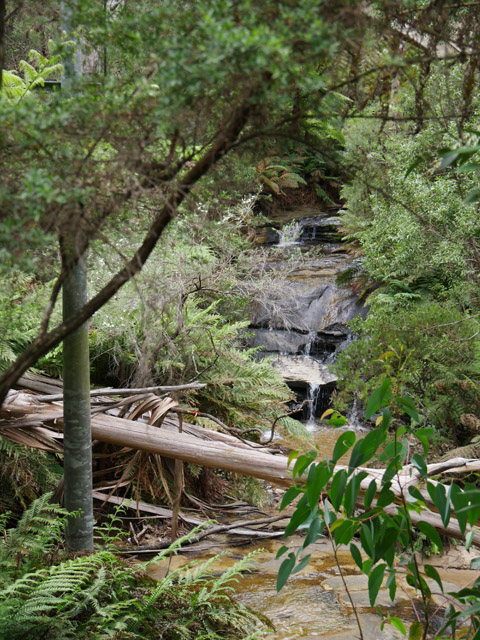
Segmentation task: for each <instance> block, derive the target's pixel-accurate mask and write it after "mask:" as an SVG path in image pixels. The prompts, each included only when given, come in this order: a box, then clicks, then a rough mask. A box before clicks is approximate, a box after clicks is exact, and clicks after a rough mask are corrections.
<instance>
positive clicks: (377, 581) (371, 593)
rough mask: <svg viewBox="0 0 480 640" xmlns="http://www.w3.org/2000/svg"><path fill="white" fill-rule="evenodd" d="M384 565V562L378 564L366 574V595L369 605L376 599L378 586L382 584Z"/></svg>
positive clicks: (372, 604)
mask: <svg viewBox="0 0 480 640" xmlns="http://www.w3.org/2000/svg"><path fill="white" fill-rule="evenodd" d="M386 567H387V565H386V564H379V565H377V566H376V567H375V569H374V570H373V571H372V573H371V574H370V575H369V576H368V597H369V600H370V606H371V607H373V606H374V604H375V600H376V599H377V595H378V592H379V591H380V587H381V586H382V582H383V577H384V575H385V569H386Z"/></svg>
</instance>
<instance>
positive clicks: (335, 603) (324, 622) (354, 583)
mask: <svg viewBox="0 0 480 640" xmlns="http://www.w3.org/2000/svg"><path fill="white" fill-rule="evenodd" d="M311 428H312V425H311ZM312 435H313V438H314V441H315V443H316V444H318V445H319V448H320V451H321V454H322V457H327V456H330V455H331V453H332V450H333V447H334V446H335V442H336V440H337V438H338V436H339V435H340V432H339V431H338V430H334V429H326V428H319V429H317V430H315V432H314V433H313V434H312ZM359 435H360V434H359ZM309 448H311V445H310V447H309ZM281 493H283V492H282V491H280V490H275V489H273V495H274V496H275V494H276V497H275V499H274V503H275V504H273V505H272V506H271V507H270V508H269V509H268V511H269V515H270V514H271V515H275V514H276V513H278V504H279V502H280V499H281ZM287 522H288V519H286V520H285V521H284V522H283V521H282V524H285V525H286V524H287ZM284 543H285V541H284V539H283V538H276V539H273V540H265V541H259V542H255V543H254V544H248V545H241V546H233V545H232V544H231V543H229V541H228V539H227V537H226V536H224V535H218V536H217V537H213V538H209V545H202V547H200V549H199V550H198V551H195V552H193V549H192V552H188V553H184V554H183V555H182V554H180V555H178V556H176V557H174V558H173V559H172V560H171V563H170V570H172V569H174V568H177V567H179V566H183V565H184V564H187V563H189V562H191V561H192V559H194V558H195V559H197V560H207V559H209V558H211V557H212V556H214V555H216V554H224V555H223V556H222V557H221V558H220V559H219V560H218V562H217V563H216V564H215V570H216V571H218V572H219V573H220V572H221V571H222V570H224V569H226V568H228V567H229V566H231V565H232V564H233V563H234V562H235V561H237V560H240V559H242V558H243V557H244V556H245V555H246V554H247V553H250V552H252V551H255V552H256V554H257V555H256V556H255V564H254V567H253V570H252V572H250V573H246V574H244V575H243V576H241V577H240V579H239V581H238V582H237V583H236V584H235V585H234V594H233V595H234V597H235V598H236V599H237V600H238V601H239V602H241V603H243V604H245V605H246V606H248V607H250V608H252V609H254V610H255V611H258V612H260V613H262V614H264V615H266V616H267V617H268V618H269V619H270V620H271V621H272V623H273V625H274V627H275V631H274V632H272V633H269V634H268V635H267V637H269V638H271V639H272V640H300V639H304V640H308V639H310V640H313V639H314V638H330V639H331V640H353V639H354V638H357V637H359V635H358V626H357V623H356V619H355V616H354V610H353V607H352V604H351V602H350V599H349V597H348V596H347V593H346V591H345V588H344V584H343V579H342V577H341V576H340V572H339V570H338V567H337V565H336V562H335V558H334V554H333V552H332V548H331V545H330V543H329V541H328V540H327V539H320V540H319V541H318V542H317V543H316V544H314V545H312V546H311V547H310V548H309V550H308V551H309V553H311V554H312V557H311V560H310V563H309V565H308V566H307V567H306V568H305V569H303V570H302V571H301V572H299V573H298V574H295V575H294V576H291V577H290V578H289V580H288V582H287V584H286V586H285V587H284V588H283V590H282V591H281V592H280V593H277V591H276V586H275V585H276V578H277V572H278V568H279V566H280V564H281V561H282V560H283V558H280V559H278V560H277V559H276V558H275V555H276V553H277V550H278V549H279V548H280V547H281V546H282V545H283V544H284ZM287 544H288V546H289V547H290V548H292V549H295V548H298V547H299V546H301V544H302V538H301V537H300V536H291V537H290V538H288V540H287ZM229 545H230V546H229ZM202 548H203V551H202V550H201V549H202ZM337 555H338V560H339V563H340V565H341V567H342V571H343V573H344V578H345V581H346V582H347V585H348V588H349V590H350V592H351V597H352V600H353V602H354V603H355V606H356V608H357V612H358V613H359V617H360V621H361V625H362V629H363V634H364V638H365V639H369V640H370V639H372V640H396V639H397V638H403V636H402V635H401V634H400V632H399V631H397V630H396V629H394V628H393V627H392V626H391V625H386V626H385V628H384V629H383V630H381V628H380V624H381V619H380V617H379V616H378V614H377V613H376V611H375V609H372V608H371V607H370V605H369V600H368V584H367V578H366V576H363V575H359V572H358V569H357V567H356V565H355V564H354V562H353V560H352V558H351V556H350V554H349V552H348V550H347V549H340V550H339V551H338V554H337ZM471 555H472V554H470V556H467V555H466V554H465V552H464V551H463V550H461V549H458V550H456V549H453V550H452V551H451V552H450V556H446V557H443V558H440V557H439V556H437V557H432V556H431V557H430V558H428V562H429V563H430V564H436V565H437V566H438V570H439V573H440V574H441V577H442V580H444V581H445V585H446V588H445V591H454V590H455V591H456V590H458V589H459V588H461V587H463V586H466V585H467V583H469V582H471V581H472V580H473V579H475V578H476V577H477V573H476V572H472V571H470V570H467V568H468V566H469V561H470V557H471ZM167 566H168V561H167V562H164V563H160V564H158V565H152V566H151V567H150V570H149V573H150V574H151V576H152V577H154V578H156V579H161V578H162V577H163V576H164V575H165V573H166V571H167ZM399 583H400V584H399V588H398V592H397V593H398V596H397V601H396V602H395V604H394V605H392V603H391V602H390V599H389V598H388V595H387V593H386V592H382V591H380V594H379V597H378V599H377V603H378V604H379V605H380V608H381V609H382V611H383V612H384V613H389V614H390V615H396V616H398V617H400V618H401V619H402V620H404V621H405V622H406V623H408V622H410V623H411V622H413V620H414V618H413V614H412V607H411V604H410V602H409V599H410V598H412V597H415V594H414V593H413V592H412V590H411V589H410V588H409V587H407V585H406V584H405V583H404V582H403V580H402V578H400V579H399ZM436 590H438V588H436V586H435V585H432V591H436ZM437 603H438V604H441V598H440V596H438V597H437Z"/></svg>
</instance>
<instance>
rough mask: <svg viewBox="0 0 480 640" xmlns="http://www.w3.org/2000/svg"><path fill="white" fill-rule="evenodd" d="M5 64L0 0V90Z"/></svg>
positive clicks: (3, 6)
mask: <svg viewBox="0 0 480 640" xmlns="http://www.w3.org/2000/svg"><path fill="white" fill-rule="evenodd" d="M4 66H5V0H0V91H1V90H2V76H3V68H4Z"/></svg>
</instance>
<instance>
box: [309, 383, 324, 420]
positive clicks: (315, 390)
mask: <svg viewBox="0 0 480 640" xmlns="http://www.w3.org/2000/svg"><path fill="white" fill-rule="evenodd" d="M320 389H321V385H319V384H316V383H315V382H309V383H308V393H307V398H306V402H307V423H306V426H307V428H308V427H314V426H315V412H316V409H317V402H318V396H319V394H320Z"/></svg>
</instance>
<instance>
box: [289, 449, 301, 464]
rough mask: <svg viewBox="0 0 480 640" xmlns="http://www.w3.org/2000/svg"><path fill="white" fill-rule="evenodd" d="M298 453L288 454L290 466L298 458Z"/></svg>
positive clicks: (291, 452)
mask: <svg viewBox="0 0 480 640" xmlns="http://www.w3.org/2000/svg"><path fill="white" fill-rule="evenodd" d="M298 453H299V452H298V451H290V453H289V454H288V466H290V465H291V464H292V460H295V458H296V457H297V456H298Z"/></svg>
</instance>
